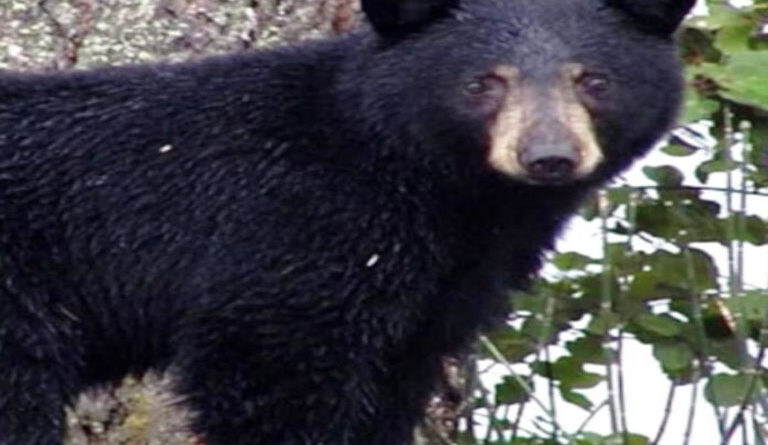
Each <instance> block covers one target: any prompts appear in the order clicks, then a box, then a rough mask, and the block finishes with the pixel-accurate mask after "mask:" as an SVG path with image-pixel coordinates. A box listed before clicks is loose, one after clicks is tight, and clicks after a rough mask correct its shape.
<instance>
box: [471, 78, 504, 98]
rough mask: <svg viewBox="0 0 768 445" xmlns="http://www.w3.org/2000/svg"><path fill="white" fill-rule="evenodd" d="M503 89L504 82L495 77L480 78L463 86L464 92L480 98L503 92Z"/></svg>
mask: <svg viewBox="0 0 768 445" xmlns="http://www.w3.org/2000/svg"><path fill="white" fill-rule="evenodd" d="M505 87H506V85H505V83H504V80H502V79H500V78H498V77H497V76H482V77H476V78H474V79H472V80H470V81H469V82H467V84H466V85H464V91H465V92H466V93H467V94H469V95H470V96H480V95H485V94H489V93H495V92H500V91H503V90H504V89H505Z"/></svg>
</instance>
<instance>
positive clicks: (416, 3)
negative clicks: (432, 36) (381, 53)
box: [362, 0, 459, 36]
mask: <svg viewBox="0 0 768 445" xmlns="http://www.w3.org/2000/svg"><path fill="white" fill-rule="evenodd" d="M458 3H459V1H458V0H362V5H363V12H365V15H366V17H368V20H369V21H370V22H371V25H373V28H374V29H375V30H376V32H378V33H379V34H384V35H393V36H396V35H397V33H400V32H407V31H412V30H414V29H417V28H420V27H421V26H424V25H426V24H428V23H429V22H431V21H433V20H436V19H438V18H440V17H443V16H445V15H447V14H448V11H449V10H450V9H451V8H452V7H454V6H456V5H457V4H458Z"/></svg>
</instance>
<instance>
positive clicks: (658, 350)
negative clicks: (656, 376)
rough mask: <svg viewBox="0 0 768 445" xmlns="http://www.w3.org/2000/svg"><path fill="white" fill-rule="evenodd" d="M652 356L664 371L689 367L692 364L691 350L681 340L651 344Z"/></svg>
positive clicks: (682, 369)
mask: <svg viewBox="0 0 768 445" xmlns="http://www.w3.org/2000/svg"><path fill="white" fill-rule="evenodd" d="M653 356H654V357H656V360H658V361H659V363H660V364H661V367H662V368H663V369H664V371H665V372H678V371H684V370H687V369H689V368H690V367H691V366H692V364H693V359H694V355H693V351H691V348H689V347H688V345H686V344H685V343H683V342H664V343H657V344H655V345H653Z"/></svg>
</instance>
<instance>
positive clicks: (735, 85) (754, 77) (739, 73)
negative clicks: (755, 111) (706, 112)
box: [694, 51, 768, 109]
mask: <svg viewBox="0 0 768 445" xmlns="http://www.w3.org/2000/svg"><path fill="white" fill-rule="evenodd" d="M767 66H768V51H739V52H733V53H730V54H729V55H728V57H727V59H726V61H725V63H724V64H714V63H705V64H702V65H701V66H699V67H698V68H696V69H695V70H694V72H695V73H696V74H701V75H703V76H706V77H708V78H710V79H712V80H714V81H715V82H716V83H717V85H718V86H719V88H720V89H719V91H718V94H719V95H720V96H722V97H724V98H726V99H730V100H732V101H734V102H738V103H741V104H744V105H749V106H754V107H758V108H762V109H768V82H766V67H767Z"/></svg>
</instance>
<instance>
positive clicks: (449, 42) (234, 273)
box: [0, 0, 693, 445]
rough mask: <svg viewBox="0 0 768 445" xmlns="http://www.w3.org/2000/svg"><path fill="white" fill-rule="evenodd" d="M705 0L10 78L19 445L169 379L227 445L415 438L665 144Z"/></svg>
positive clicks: (10, 239) (4, 171) (8, 347)
mask: <svg viewBox="0 0 768 445" xmlns="http://www.w3.org/2000/svg"><path fill="white" fill-rule="evenodd" d="M692 2H693V0H429V1H427V0H363V2H362V5H363V11H364V12H365V14H366V15H367V18H368V20H369V22H370V25H371V26H369V27H367V28H366V29H365V30H361V31H359V32H356V33H354V34H352V35H349V36H346V37H343V38H339V39H334V40H329V41H320V42H315V43H307V44H303V45H298V46H292V47H286V48H280V49H275V50H269V51H260V52H254V53H247V54H237V55H229V56H224V57H215V58H210V59H206V60H202V61H197V62H191V63H183V64H171V65H163V64H160V65H150V66H133V67H123V68H104V69H97V70H92V71H81V72H77V71H75V72H68V73H59V74H19V73H10V72H3V73H2V74H0V275H1V276H0V283H1V284H0V443H1V444H2V445H55V444H60V443H61V440H62V435H63V428H64V425H63V408H64V406H65V405H66V404H67V403H69V402H71V401H72V400H73V398H74V397H75V396H76V395H77V394H78V393H79V392H80V391H82V390H83V389H85V388H88V387H90V386H93V385H98V384H105V383H109V382H114V381H116V380H119V379H120V378H121V376H124V375H126V374H129V373H142V372H144V371H146V370H148V369H161V370H168V371H170V372H173V373H175V374H176V375H177V376H178V379H177V380H178V388H177V390H178V392H179V394H180V396H181V397H182V399H183V400H184V401H185V403H187V404H188V405H189V406H190V408H191V409H192V411H193V412H194V419H193V421H192V422H193V424H192V428H193V430H194V431H195V432H196V433H198V434H199V435H200V436H201V437H203V438H204V440H205V441H206V443H208V444H210V445H245V444H263V445H278V444H279V445H299V444H308V445H362V444H366V445H404V444H408V443H410V442H411V441H410V437H411V432H412V429H413V427H414V424H415V423H416V422H417V421H418V419H419V418H420V416H421V414H422V409H423V405H424V403H425V399H426V398H427V396H428V394H429V392H430V389H431V387H432V384H433V382H434V380H435V379H436V375H437V374H438V368H439V363H440V358H441V357H442V356H444V355H445V354H448V353H452V352H455V351H457V350H458V349H460V348H462V347H466V346H467V344H468V343H471V341H472V340H473V338H474V336H475V334H476V333H477V332H478V330H480V329H482V328H484V327H486V326H488V325H490V324H492V323H493V322H494V321H496V320H499V319H502V318H503V315H504V311H505V300H506V298H507V296H506V295H507V291H508V289H510V288H519V287H522V286H525V284H526V282H527V281H528V280H529V278H530V276H531V275H532V274H533V273H534V272H535V271H536V270H537V268H538V267H539V265H540V262H541V255H542V252H543V251H544V250H546V249H547V248H549V247H551V245H552V242H553V239H554V237H555V236H556V234H557V232H558V229H559V228H560V227H561V225H562V224H563V222H564V221H565V220H566V218H567V217H568V216H569V214H571V213H572V212H573V211H574V209H576V207H577V206H578V205H579V202H580V200H581V199H582V198H583V197H584V196H585V195H586V194H587V193H588V192H589V191H590V190H592V189H594V188H595V187H597V186H599V185H600V184H602V183H604V182H605V181H606V180H608V179H609V178H611V177H612V176H613V175H615V174H616V173H617V172H619V171H620V170H622V169H623V168H625V167H627V166H628V165H629V164H630V163H631V161H632V160H633V159H635V158H637V157H639V156H641V155H642V154H643V153H644V152H645V151H646V150H647V149H648V148H649V147H650V146H651V145H652V144H654V142H655V141H656V140H657V139H658V138H659V137H660V136H661V135H662V134H663V133H664V132H665V131H666V130H667V129H668V128H669V127H670V125H671V123H672V121H673V120H674V116H675V114H676V110H677V107H678V103H679V101H680V95H681V85H682V80H681V75H680V64H679V62H678V58H677V54H676V49H675V45H674V42H673V39H672V33H673V31H674V30H675V28H676V27H677V25H678V24H679V22H680V21H681V20H682V18H683V17H684V15H685V14H686V13H687V11H688V10H689V8H690V7H691V4H692Z"/></svg>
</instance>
